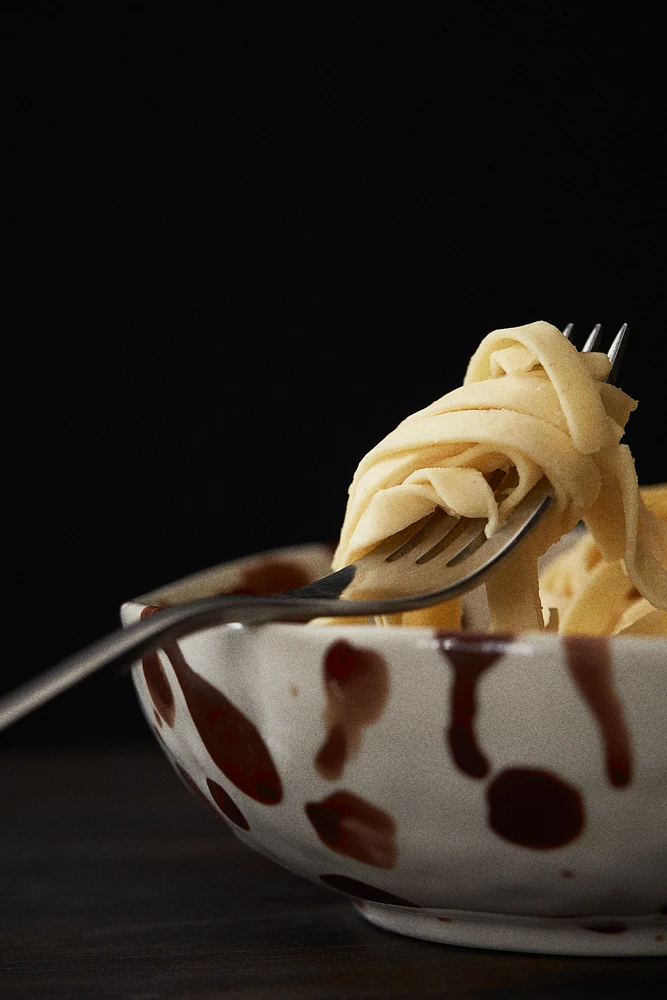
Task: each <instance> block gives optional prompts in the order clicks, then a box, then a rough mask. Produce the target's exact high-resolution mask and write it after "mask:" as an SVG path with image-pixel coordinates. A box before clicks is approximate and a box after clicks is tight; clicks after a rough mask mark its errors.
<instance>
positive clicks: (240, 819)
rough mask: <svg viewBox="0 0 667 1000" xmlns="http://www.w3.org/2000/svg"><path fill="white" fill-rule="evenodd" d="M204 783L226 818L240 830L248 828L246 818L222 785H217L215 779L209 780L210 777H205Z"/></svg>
mask: <svg viewBox="0 0 667 1000" xmlns="http://www.w3.org/2000/svg"><path fill="white" fill-rule="evenodd" d="M206 784H207V786H208V790H209V792H210V793H211V795H212V796H213V801H214V802H215V804H216V805H217V807H218V808H219V810H220V812H223V813H224V814H225V816H226V817H227V819H230V820H231V821H232V823H234V824H235V825H236V826H239V827H240V828H241V829H242V830H249V829H250V827H249V825H248V820H247V819H246V818H245V816H244V815H243V813H242V812H241V810H240V809H239V807H238V806H237V804H236V802H234V799H233V798H232V797H231V795H229V794H228V793H227V792H226V791H225V789H224V788H223V787H222V785H219V784H218V783H217V781H211V779H210V778H207V779H206Z"/></svg>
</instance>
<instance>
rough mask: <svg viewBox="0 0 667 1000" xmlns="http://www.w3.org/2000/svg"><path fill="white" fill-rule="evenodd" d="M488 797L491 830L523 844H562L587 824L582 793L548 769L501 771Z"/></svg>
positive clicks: (555, 845) (550, 845)
mask: <svg viewBox="0 0 667 1000" xmlns="http://www.w3.org/2000/svg"><path fill="white" fill-rule="evenodd" d="M487 799H488V804H489V824H490V826H491V827H492V829H493V830H495V832H496V833H497V834H499V836H501V837H503V838H504V839H505V840H510V841H511V842H512V843H513V844H520V845H521V846H522V847H532V848H537V849H542V850H548V849H553V848H556V847H562V846H563V845H564V844H569V843H570V842H571V841H573V840H575V839H576V838H577V837H578V836H579V834H580V833H581V831H582V829H583V826H584V813H583V806H582V802H581V796H580V795H579V793H578V792H577V791H576V789H574V788H572V787H571V786H570V785H568V784H566V783H565V782H564V781H562V780H561V779H560V778H558V777H556V775H554V774H550V773H548V772H546V771H537V770H531V769H523V768H512V769H510V770H506V771H502V772H501V773H500V774H499V775H498V777H497V778H495V779H494V780H493V781H492V782H491V784H490V785H489V787H488V788H487Z"/></svg>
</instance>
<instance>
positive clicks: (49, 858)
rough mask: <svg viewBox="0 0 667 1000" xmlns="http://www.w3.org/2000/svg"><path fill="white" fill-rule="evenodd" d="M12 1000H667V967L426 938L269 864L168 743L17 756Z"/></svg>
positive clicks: (12, 793) (10, 922) (0, 849)
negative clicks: (217, 814)
mask: <svg viewBox="0 0 667 1000" xmlns="http://www.w3.org/2000/svg"><path fill="white" fill-rule="evenodd" d="M0 803H1V808H2V824H1V830H0V913H1V916H2V919H1V926H0V963H1V971H0V996H1V997H2V1000H87V998H94V1000H171V998H174V1000H217V998H221V997H225V998H232V1000H236V998H239V1000H240V998H243V1000H267V998H269V997H270V998H271V1000H283V998H284V1000H346V998H355V1000H357V998H364V1000H365V998H368V1000H384V998H388V1000H389V998H405V1000H408V998H410V1000H413V998H415V997H416V998H420V997H425V998H430V997H450V996H456V997H474V998H496V1000H501V998H502V1000H510V998H514V997H517V998H520V1000H533V998H534V1000H538V998H539V1000H557V998H561V997H563V998H567V1000H589V998H592V997H594V998H601V1000H602V998H604V1000H617V998H618V1000H620V998H623V1000H639V998H641V1000H652V998H656V1000H657V998H658V997H659V996H662V995H663V992H664V986H665V983H666V981H667V960H662V959H583V958H582V959H575V958H557V957H552V956H542V955H519V954H512V953H502V952H492V951H478V950H474V949H467V948H454V947H448V946H444V945H437V944H429V943H426V942H422V941H414V940H411V939H408V938H402V937H399V936H396V935H393V934H389V933H385V932H382V931H380V930H377V929H375V928H373V927H371V926H369V925H368V924H366V923H365V922H364V921H363V920H362V919H361V918H360V917H359V916H358V915H357V914H356V913H355V911H354V910H353V909H352V907H351V905H350V904H349V902H348V901H347V900H346V899H345V898H344V897H342V896H339V895H337V894H335V893H332V892H329V891H327V890H325V889H323V888H321V887H319V886H316V885H314V884H311V883H309V882H307V881H305V880H302V879H300V878H298V877H297V876H295V875H292V874H291V873H290V872H287V871H284V870H283V869H281V868H279V867H277V866H276V865H274V864H273V863H272V862H270V861H267V860H266V859H264V858H263V857H261V856H259V855H256V854H254V853H252V852H251V851H250V850H248V849H247V848H246V847H245V846H244V845H243V844H241V843H240V842H239V841H237V840H236V839H235V838H234V837H233V835H232V834H231V833H230V832H229V831H228V830H227V829H226V828H225V827H224V826H223V825H222V823H217V822H216V820H215V818H214V817H213V816H211V815H209V814H208V813H207V812H206V810H205V809H204V808H202V807H201V806H200V805H198V803H197V802H196V801H195V800H194V799H193V798H192V797H190V796H189V795H188V793H187V791H186V790H185V789H184V788H182V787H181V785H180V784H179V782H178V781H177V779H176V778H175V776H174V775H173V773H172V772H171V770H170V768H169V766H168V764H167V763H166V762H165V760H164V759H163V758H162V756H161V755H160V753H159V751H158V750H157V749H155V750H136V751H132V752H129V751H125V752H123V751H118V752H105V753H78V754H77V753H68V754H62V755H54V756H48V755H39V756H38V755H32V756H31V755H27V754H25V753H9V752H5V753H4V754H3V755H2V756H1V757H0Z"/></svg>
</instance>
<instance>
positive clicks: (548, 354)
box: [333, 322, 667, 632]
mask: <svg viewBox="0 0 667 1000" xmlns="http://www.w3.org/2000/svg"><path fill="white" fill-rule="evenodd" d="M609 367H610V363H609V361H608V359H607V357H606V355H604V354H597V353H589V354H581V353H579V352H578V351H577V349H576V348H575V347H574V346H573V345H572V344H571V343H570V342H569V341H568V340H567V339H566V338H565V337H564V336H563V335H562V333H560V331H559V330H557V329H556V328H555V327H554V326H551V325H550V324H548V323H544V322H538V323H530V324H528V325H527V326H522V327H515V328H512V329H505V330H495V331H494V332H493V333H490V334H489V335H488V336H487V337H485V338H484V340H483V341H482V342H481V344H480V345H479V347H478V349H477V351H476V352H475V354H474V355H473V357H472V358H471V360H470V363H469V365H468V370H467V372H466V376H465V379H464V382H463V385H462V386H461V387H460V388H458V389H455V390H454V391H453V392H449V393H447V395H445V396H443V397H442V398H441V399H438V400H436V401H435V402H434V403H432V404H431V405H430V406H427V407H426V408H425V409H423V410H419V411H418V412H417V413H414V414H412V415H411V416H409V417H407V419H405V420H403V421H402V422H401V423H400V424H399V425H398V427H397V428H396V429H395V430H394V431H392V432H391V433H390V434H388V435H387V437H385V438H384V439H383V440H382V441H381V442H380V443H379V444H378V445H376V447H375V448H373V449H372V450H371V451H370V452H369V453H368V454H367V455H366V457H365V458H364V459H363V460H362V461H361V463H360V465H359V467H358V468H357V471H356V473H355V475H354V479H353V481H352V484H351V486H350V491H349V501H348V505H347V510H346V514H345V519H344V523H343V527H342V531H341V537H340V542H339V544H338V548H337V550H336V553H335V556H334V560H333V567H334V569H340V568H342V567H343V566H346V565H348V564H349V563H351V562H354V561H355V560H357V559H358V558H360V557H361V556H362V555H364V554H365V553H366V552H368V551H369V550H370V549H371V548H373V546H375V545H376V544H377V543H379V542H381V541H382V540H383V539H385V538H387V537H389V536H390V535H393V534H394V533H395V532H397V531H399V530H401V529H402V528H405V527H407V526H409V525H410V524H413V523H414V522H415V521H418V520H419V519H420V518H422V517H424V516H425V515H426V514H428V513H430V512H431V511H432V510H434V509H435V508H436V507H442V508H444V510H446V511H447V512H448V513H450V514H455V515H461V516H464V517H476V518H477V517H482V518H486V519H487V527H486V533H487V535H488V536H491V535H492V534H493V533H494V532H495V531H496V530H497V529H498V527H499V526H500V525H501V524H502V523H503V522H504V521H505V519H506V518H507V517H508V515H509V514H510V513H511V511H512V510H513V509H514V508H515V507H516V505H517V504H518V503H519V502H520V501H521V500H522V499H523V497H525V495H526V494H527V493H528V491H529V490H530V489H531V488H532V487H533V486H534V485H535V483H537V482H538V480H540V479H541V478H542V476H546V477H547V479H548V480H549V481H550V483H551V486H552V489H553V494H554V502H553V503H552V504H551V507H550V508H549V510H548V512H547V514H546V515H545V516H544V517H543V519H542V521H541V522H540V524H539V526H538V528H537V529H536V530H535V531H534V532H533V533H532V534H531V535H530V536H529V538H528V539H527V540H526V542H525V543H524V544H523V545H521V546H520V547H519V548H518V550H517V551H516V552H515V553H514V554H513V555H511V556H510V557H509V558H507V559H505V560H504V561H502V562H501V563H500V564H499V566H498V567H497V568H496V570H494V571H493V573H492V574H490V575H489V577H488V578H487V580H488V582H487V585H486V591H487V597H488V601H489V606H490V610H491V628H492V629H493V630H507V629H511V630H516V629H524V630H525V629H529V630H534V629H537V630H541V629H542V628H544V627H545V626H544V621H545V613H544V612H543V609H542V603H541V600H540V593H539V584H538V573H537V559H538V557H539V556H541V555H542V554H543V553H544V552H546V551H547V549H548V548H549V547H550V546H551V545H552V544H553V543H554V542H555V541H557V540H558V539H560V538H561V536H563V535H564V534H566V533H567V532H569V531H570V530H571V529H572V528H573V527H574V526H575V525H576V524H577V523H578V522H579V521H580V520H583V521H584V523H585V524H586V527H587V528H588V529H589V532H590V535H591V539H592V544H594V545H595V546H596V548H597V550H598V551H599V553H600V556H601V561H602V563H603V565H604V566H605V567H613V566H614V565H615V566H616V569H615V570H614V569H612V568H610V569H609V573H608V575H609V579H606V578H605V579H604V580H601V581H600V582H599V583H600V587H601V588H602V591H601V592H604V591H605V588H606V587H607V585H609V586H611V585H612V584H611V578H612V575H613V573H616V574H617V576H618V573H619V572H622V573H623V574H625V579H626V581H629V587H630V589H631V590H633V591H636V592H637V593H638V594H639V595H640V598H641V599H642V600H643V601H644V602H645V604H644V605H642V608H643V609H644V613H643V614H640V615H639V616H638V618H635V619H632V620H630V617H631V616H630V617H628V616H627V615H626V619H624V622H625V625H624V628H625V630H626V631H627V629H628V628H630V629H632V628H633V626H634V625H635V623H636V621H638V620H639V619H640V618H643V617H646V615H649V614H650V613H653V612H654V609H659V610H661V611H663V612H664V611H665V609H667V524H666V523H665V522H663V521H662V520H661V519H660V518H659V517H658V516H656V514H655V513H652V512H651V511H650V510H649V508H648V507H647V505H646V504H645V503H644V501H643V499H642V497H641V495H640V492H639V488H638V483H637V476H636V472H635V467H634V461H633V459H632V455H631V453H630V450H629V448H628V447H627V445H624V444H621V443H620V442H621V438H622V436H623V431H624V427H625V424H626V422H627V420H628V417H629V415H630V413H631V412H632V411H633V410H634V409H635V408H636V405H637V404H636V402H635V401H634V400H632V399H631V398H630V397H629V396H627V395H626V394H625V393H624V392H623V391H622V390H621V389H619V388H616V387H615V386H612V385H608V384H606V383H605V382H604V379H605V378H606V376H607V374H608V372H609ZM496 470H505V471H510V470H515V473H516V474H515V485H514V486H513V487H511V488H510V490H509V492H508V493H507V495H505V496H503V497H496V496H494V492H493V489H492V487H491V486H490V485H489V482H488V480H489V478H490V477H491V475H492V474H493V473H494V472H495V471H496ZM561 568H562V567H561ZM600 572H602V571H600ZM554 573H555V569H554ZM555 579H556V577H555V576H553V577H552V589H553V586H554V584H553V581H554V580H555ZM589 582H590V581H589ZM592 586H593V590H594V592H596V593H599V592H600V591H598V590H597V587H598V584H597V583H594V584H592ZM353 588H354V584H352V586H351V587H350V588H349V589H348V591H347V592H346V596H348V597H353V596H354V589H353ZM546 589H547V590H548V588H546ZM557 589H558V587H557V586H556V590H557ZM627 589H628V588H627V587H626V590H627ZM364 596H371V595H370V594H369V592H368V588H365V593H364ZM560 596H561V598H562V596H563V595H562V594H561V595H560ZM565 603H566V602H565V601H564V600H560V599H559V603H555V604H553V605H551V604H549V605H548V607H551V606H553V607H558V608H559V615H560V616H562V615H563V612H564V611H565ZM584 603H586V602H584ZM593 603H595V602H593ZM587 606H588V607H589V611H588V612H586V611H585V610H584V612H583V613H581V608H579V610H578V611H577V612H576V613H578V614H579V619H577V621H576V625H575V626H572V623H571V622H570V618H572V616H573V615H575V608H574V607H571V608H569V610H568V612H567V614H566V615H565V624H563V623H562V622H561V629H562V628H565V629H569V630H575V631H593V632H597V631H599V626H597V627H596V626H595V625H594V623H591V620H590V619H591V617H592V616H594V615H595V614H597V613H598V612H597V610H595V609H594V608H593V604H591V602H590V601H588V604H587ZM596 607H597V605H596ZM636 610H637V609H635V611H636ZM626 611H627V608H626V607H624V608H623V609H622V611H621V613H620V617H622V615H623V614H624V613H625V612H626ZM568 615H570V618H568ZM620 617H619V618H618V620H616V619H615V620H614V622H613V623H611V622H606V624H605V631H607V630H608V626H613V628H616V627H617V626H618V625H619V624H620ZM572 620H573V621H574V619H572ZM659 621H662V619H659ZM568 622H570V624H568ZM381 623H383V624H432V625H441V626H444V627H459V626H460V602H458V601H451V602H448V603H447V604H442V605H439V606H437V607H436V608H428V609H425V611H421V612H411V613H407V614H404V615H400V616H391V617H390V618H388V619H384V620H382V621H381ZM656 627H658V628H659V627H660V626H659V624H658V626H656Z"/></svg>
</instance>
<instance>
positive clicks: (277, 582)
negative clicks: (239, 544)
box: [233, 559, 313, 594]
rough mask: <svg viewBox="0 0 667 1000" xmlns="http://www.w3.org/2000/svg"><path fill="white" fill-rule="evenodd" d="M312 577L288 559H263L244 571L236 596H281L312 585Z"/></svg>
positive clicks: (235, 591)
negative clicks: (308, 584) (284, 592)
mask: <svg viewBox="0 0 667 1000" xmlns="http://www.w3.org/2000/svg"><path fill="white" fill-rule="evenodd" d="M312 580H313V577H312V575H311V574H310V573H309V572H308V571H307V570H306V569H305V568H304V567H303V566H302V565H301V564H300V563H297V562H290V561H289V560H287V559H263V560H262V561H261V562H259V563H257V564H256V565H254V566H248V567H247V568H246V569H244V570H243V574H242V577H241V580H240V582H239V585H238V587H237V588H236V589H235V590H234V591H233V593H234V594H280V593H282V592H283V590H296V589H297V587H305V586H306V584H307V583H312Z"/></svg>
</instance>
